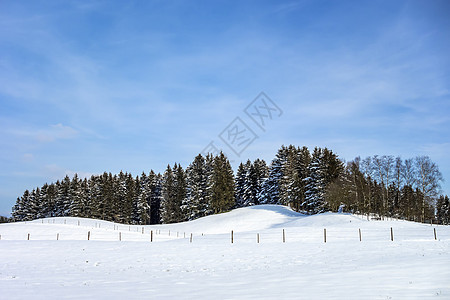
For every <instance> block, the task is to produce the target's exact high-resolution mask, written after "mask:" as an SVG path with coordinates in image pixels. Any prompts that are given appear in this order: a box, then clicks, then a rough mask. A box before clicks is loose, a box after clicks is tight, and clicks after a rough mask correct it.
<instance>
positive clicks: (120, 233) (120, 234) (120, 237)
mask: <svg viewBox="0 0 450 300" xmlns="http://www.w3.org/2000/svg"><path fill="white" fill-rule="evenodd" d="M119 241H122V232H119Z"/></svg>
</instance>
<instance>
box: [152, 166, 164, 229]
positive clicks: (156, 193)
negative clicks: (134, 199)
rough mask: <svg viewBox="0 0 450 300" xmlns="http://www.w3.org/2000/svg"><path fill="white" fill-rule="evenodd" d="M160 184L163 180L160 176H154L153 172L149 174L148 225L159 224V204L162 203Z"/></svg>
mask: <svg viewBox="0 0 450 300" xmlns="http://www.w3.org/2000/svg"><path fill="white" fill-rule="evenodd" d="M162 182H163V178H162V176H161V174H159V173H158V174H157V175H156V174H155V173H154V172H153V170H151V171H150V174H149V183H150V224H160V223H161V210H162V207H161V203H162V201H163V196H162V190H163V188H162Z"/></svg>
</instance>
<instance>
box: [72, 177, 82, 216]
mask: <svg viewBox="0 0 450 300" xmlns="http://www.w3.org/2000/svg"><path fill="white" fill-rule="evenodd" d="M80 185H81V182H80V180H79V178H78V174H76V173H75V175H74V176H73V178H72V181H71V183H70V186H69V198H70V202H69V203H70V206H69V207H70V208H69V211H70V216H72V217H81V216H82V215H83V211H84V207H83V204H84V203H83V199H82V195H81V186H80Z"/></svg>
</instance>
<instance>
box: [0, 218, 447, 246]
mask: <svg viewBox="0 0 450 300" xmlns="http://www.w3.org/2000/svg"><path fill="white" fill-rule="evenodd" d="M27 223H28V224H30V223H32V224H35V225H38V224H40V225H42V226H33V227H32V228H31V229H30V228H29V227H26V226H25V225H27ZM12 224H14V223H12ZM52 224H60V225H65V226H62V227H61V226H59V227H53V226H49V225H52ZM367 224H369V225H370V223H367ZM390 224H392V223H390ZM378 225H379V224H378ZM13 226H14V230H8V231H6V232H4V233H2V232H1V231H0V241H1V240H57V241H64V240H66V241H68V240H78V241H83V240H89V241H140V242H161V241H170V240H179V239H185V240H186V241H187V242H189V243H192V242H202V243H204V242H211V243H217V242H222V243H231V244H235V243H256V244H263V243H291V242H303V243H316V242H321V243H342V242H350V241H359V242H379V241H392V242H408V241H444V240H450V227H449V226H442V225H432V226H430V225H424V224H420V225H419V226H415V227H410V226H404V225H402V224H399V226H398V227H395V226H392V227H389V226H384V227H382V228H380V227H379V226H377V228H373V226H361V228H356V227H342V226H329V227H328V228H327V227H323V228H319V227H317V226H314V227H308V226H305V227H292V228H289V227H288V228H270V229H265V230H261V231H260V232H259V231H250V232H240V231H239V229H238V228H237V230H230V231H229V232H227V233H218V234H204V233H200V232H186V231H179V230H178V231H175V230H173V229H172V230H171V229H167V228H157V226H139V225H122V224H116V223H112V222H108V221H98V222H93V221H92V220H86V221H84V220H82V219H81V220H80V219H78V218H51V219H43V220H34V221H30V222H23V223H17V224H14V225H13ZM0 230H1V227H0Z"/></svg>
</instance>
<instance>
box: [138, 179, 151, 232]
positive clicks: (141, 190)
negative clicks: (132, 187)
mask: <svg viewBox="0 0 450 300" xmlns="http://www.w3.org/2000/svg"><path fill="white" fill-rule="evenodd" d="M136 187H137V192H136V194H137V201H136V216H135V222H136V223H137V224H142V225H148V224H150V218H151V217H150V204H151V200H150V199H151V184H150V182H149V177H147V175H146V174H145V173H144V172H142V174H141V178H140V179H139V178H136Z"/></svg>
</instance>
